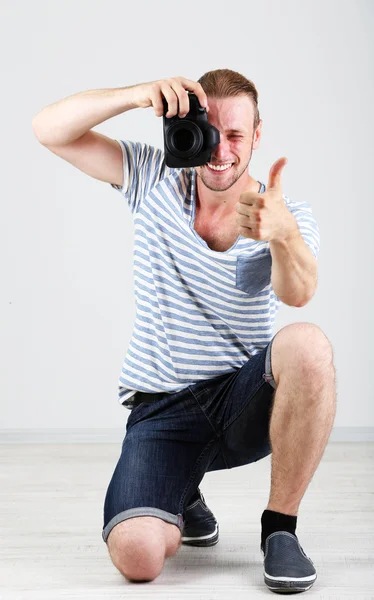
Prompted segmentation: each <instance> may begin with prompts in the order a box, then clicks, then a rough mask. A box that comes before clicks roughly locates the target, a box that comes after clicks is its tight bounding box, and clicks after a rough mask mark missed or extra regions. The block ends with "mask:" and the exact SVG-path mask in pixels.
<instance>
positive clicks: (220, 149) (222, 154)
mask: <svg viewBox="0 0 374 600" xmlns="http://www.w3.org/2000/svg"><path fill="white" fill-rule="evenodd" d="M213 155H214V157H215V158H216V159H217V160H222V159H224V158H227V157H228V156H230V145H229V142H228V140H227V139H226V138H225V137H224V136H223V135H222V133H220V142H219V144H218V146H217V147H216V149H215V150H214V152H213Z"/></svg>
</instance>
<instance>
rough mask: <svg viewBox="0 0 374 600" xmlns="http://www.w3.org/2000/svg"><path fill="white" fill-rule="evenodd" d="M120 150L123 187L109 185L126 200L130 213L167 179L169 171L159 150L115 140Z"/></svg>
mask: <svg viewBox="0 0 374 600" xmlns="http://www.w3.org/2000/svg"><path fill="white" fill-rule="evenodd" d="M116 141H117V142H118V143H119V144H120V146H121V150H122V159H123V185H122V186H120V185H116V184H115V183H111V184H110V185H111V186H112V187H113V188H114V189H116V190H118V191H119V192H121V194H122V195H123V196H124V197H125V198H126V200H127V203H128V206H129V208H130V210H131V212H132V213H133V214H134V213H136V212H137V210H138V208H139V205H140V203H141V201H142V199H143V198H145V197H146V196H147V194H148V193H149V191H150V190H151V189H152V187H154V186H155V185H157V184H158V183H159V181H161V180H162V179H163V178H164V177H167V176H168V175H169V173H170V172H171V169H170V168H169V167H167V166H166V164H165V158H164V152H163V151H162V150H160V149H159V148H155V147H153V146H150V145H149V144H144V143H142V142H132V141H129V140H126V141H123V140H116Z"/></svg>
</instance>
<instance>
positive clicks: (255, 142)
mask: <svg viewBox="0 0 374 600" xmlns="http://www.w3.org/2000/svg"><path fill="white" fill-rule="evenodd" d="M261 134H262V119H260V122H259V124H258V126H257V129H256V131H255V133H254V136H253V144H252V147H253V150H257V148H258V147H259V145H260V140H261Z"/></svg>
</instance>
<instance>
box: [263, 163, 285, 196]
mask: <svg viewBox="0 0 374 600" xmlns="http://www.w3.org/2000/svg"><path fill="white" fill-rule="evenodd" d="M287 162H288V160H287V158H286V157H285V156H283V157H282V158H279V159H278V160H277V161H275V163H274V164H273V166H272V167H271V169H270V173H269V179H268V187H267V189H269V188H270V189H273V190H281V189H282V183H281V177H282V171H283V169H284V167H285V166H286V164H287Z"/></svg>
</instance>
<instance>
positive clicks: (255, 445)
mask: <svg viewBox="0 0 374 600" xmlns="http://www.w3.org/2000/svg"><path fill="white" fill-rule="evenodd" d="M273 341H274V337H273V338H272V340H271V342H270V343H269V344H268V345H267V346H266V348H264V349H263V350H261V351H260V352H258V353H257V354H255V355H254V356H252V357H251V358H250V359H249V360H248V361H247V362H246V363H245V364H244V365H243V366H242V367H240V368H239V369H237V370H236V371H233V372H231V373H226V374H224V375H219V376H218V377H215V378H213V379H208V380H200V381H198V382H197V383H195V384H193V385H190V386H188V387H186V388H185V389H183V390H181V391H179V392H175V393H172V394H169V393H163V392H162V393H158V394H146V393H143V392H137V393H136V396H135V403H136V405H135V406H134V408H133V409H132V410H131V412H130V414H129V417H128V420H127V424H126V435H125V438H124V440H123V443H122V450H121V454H120V457H119V459H118V462H117V465H116V468H115V470H114V473H113V475H112V478H111V480H110V483H109V486H108V490H107V492H106V497H105V502H104V526H103V531H102V538H103V540H104V542H105V543H106V542H107V538H108V535H109V533H110V531H111V530H112V529H113V527H114V526H115V525H117V523H120V522H121V521H125V520H126V519H130V518H132V517H141V516H151V517H158V518H159V519H162V520H163V521H166V522H167V523H172V524H173V525H177V527H178V528H179V529H180V531H181V533H182V531H183V526H184V521H183V512H184V509H185V507H186V506H188V503H189V500H190V498H192V496H193V495H194V493H195V491H196V489H197V487H198V486H199V484H200V482H201V480H202V479H203V477H204V474H205V473H206V472H209V471H218V470H222V469H232V468H234V467H239V466H242V465H247V464H249V463H252V462H256V461H258V460H260V459H261V458H265V456H268V455H269V454H271V448H270V439H269V424H270V416H271V409H272V405H273V399H274V394H275V391H274V390H275V389H276V383H275V381H274V378H273V373H272V369H271V346H272V343H273Z"/></svg>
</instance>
